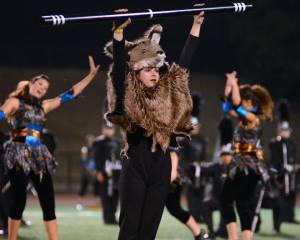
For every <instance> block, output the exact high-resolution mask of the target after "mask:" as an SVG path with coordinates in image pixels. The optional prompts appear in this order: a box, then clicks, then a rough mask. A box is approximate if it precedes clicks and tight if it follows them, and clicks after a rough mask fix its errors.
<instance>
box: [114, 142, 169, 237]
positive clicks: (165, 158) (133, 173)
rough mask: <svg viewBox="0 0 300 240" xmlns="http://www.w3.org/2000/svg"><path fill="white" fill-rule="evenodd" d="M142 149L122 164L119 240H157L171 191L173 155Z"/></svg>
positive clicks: (133, 150)
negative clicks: (167, 197)
mask: <svg viewBox="0 0 300 240" xmlns="http://www.w3.org/2000/svg"><path fill="white" fill-rule="evenodd" d="M141 145H142V144H140V146H139V147H137V148H135V149H131V150H129V152H128V156H129V159H124V160H123V165H122V172H121V177H120V202H121V213H120V220H119V224H120V232H119V240H154V239H155V236H156V232H157V229H158V226H159V223H160V220H161V217H162V213H163V210H164V206H165V201H166V196H167V194H168V191H169V185H170V175H171V160H170V153H169V152H166V153H164V152H163V151H162V150H157V151H156V152H154V153H151V151H150V149H149V146H147V145H146V147H144V146H145V145H142V146H141ZM137 156H138V157H137ZM142 156H143V157H142Z"/></svg>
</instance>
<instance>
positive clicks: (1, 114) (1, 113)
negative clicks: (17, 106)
mask: <svg viewBox="0 0 300 240" xmlns="http://www.w3.org/2000/svg"><path fill="white" fill-rule="evenodd" d="M4 118H5V114H4V112H3V111H1V110H0V121H2V120H3V119H4Z"/></svg>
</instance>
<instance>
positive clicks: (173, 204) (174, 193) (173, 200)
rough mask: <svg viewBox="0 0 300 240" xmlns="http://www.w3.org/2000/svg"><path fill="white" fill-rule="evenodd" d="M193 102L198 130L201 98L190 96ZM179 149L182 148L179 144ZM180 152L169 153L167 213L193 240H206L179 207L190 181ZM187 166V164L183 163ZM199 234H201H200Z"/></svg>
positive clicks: (194, 221)
mask: <svg viewBox="0 0 300 240" xmlns="http://www.w3.org/2000/svg"><path fill="white" fill-rule="evenodd" d="M192 100H193V109H192V119H191V121H192V123H193V128H194V129H198V128H199V126H198V124H199V122H198V118H199V116H200V106H201V102H202V101H201V97H200V95H199V94H198V93H197V94H196V93H193V94H192ZM185 140H186V139H184V140H183V141H182V142H183V143H185V145H187V146H188V143H187V142H186V141H185ZM180 145H181V147H182V146H183V145H182V144H180ZM181 150H183V151H184V150H185V149H184V147H182V148H179V149H172V151H171V153H170V154H171V163H172V171H171V187H170V192H169V194H168V196H167V201H166V207H167V209H168V211H169V213H170V214H171V215H172V216H174V217H175V218H177V219H178V221H180V222H182V223H183V224H185V225H186V226H187V227H188V228H189V229H190V230H191V232H192V233H193V235H194V237H195V239H196V240H197V239H208V234H205V233H204V231H202V230H201V229H200V227H199V226H198V223H197V222H196V220H195V218H194V217H193V216H192V215H191V214H190V213H189V212H188V211H186V210H184V209H183V208H182V206H181V201H180V200H181V192H182V189H183V187H184V185H188V186H189V185H190V180H189V179H188V176H186V175H185V172H184V168H183V167H181V166H179V165H180V164H179V162H180V161H179V156H178V154H179V153H178V152H180V151H181ZM185 164H187V163H185ZM200 233H201V234H200Z"/></svg>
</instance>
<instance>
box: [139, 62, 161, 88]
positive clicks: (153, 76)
mask: <svg viewBox="0 0 300 240" xmlns="http://www.w3.org/2000/svg"><path fill="white" fill-rule="evenodd" d="M137 78H138V79H139V80H140V81H141V82H142V83H143V84H144V85H145V86H146V87H149V88H151V87H154V86H155V85H156V84H157V83H158V81H159V68H151V67H149V68H143V69H142V70H140V71H139V72H138V73H137Z"/></svg>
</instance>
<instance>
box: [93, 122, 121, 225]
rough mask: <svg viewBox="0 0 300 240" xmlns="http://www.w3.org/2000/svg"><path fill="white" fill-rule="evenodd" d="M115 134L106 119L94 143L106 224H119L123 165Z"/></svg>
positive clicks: (97, 174) (97, 175)
mask: <svg viewBox="0 0 300 240" xmlns="http://www.w3.org/2000/svg"><path fill="white" fill-rule="evenodd" d="M114 135H115V129H114V126H113V125H112V124H111V123H110V122H108V121H105V122H104V124H103V126H102V135H100V136H99V137H97V138H96V139H95V142H94V144H93V152H94V158H95V163H96V177H97V180H98V181H99V182H100V184H101V187H100V189H101V192H100V197H101V200H102V210H103V222H104V223H105V224H117V220H116V211H117V206H118V202H119V177H120V173H121V169H122V166H121V160H120V150H121V147H120V142H119V141H118V139H117V138H116V137H115V136H114Z"/></svg>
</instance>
